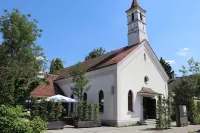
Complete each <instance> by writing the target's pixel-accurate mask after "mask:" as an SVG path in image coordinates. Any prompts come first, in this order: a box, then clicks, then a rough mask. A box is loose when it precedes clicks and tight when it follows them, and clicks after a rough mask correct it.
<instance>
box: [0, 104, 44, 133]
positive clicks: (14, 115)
mask: <svg viewBox="0 0 200 133" xmlns="http://www.w3.org/2000/svg"><path fill="white" fill-rule="evenodd" d="M26 116H27V114H26V113H24V112H23V110H22V107H20V106H18V107H16V108H15V107H7V106H5V105H1V106H0V131H1V133H42V132H44V131H45V130H46V122H44V121H43V120H42V119H41V118H40V117H36V118H34V119H33V120H32V121H29V120H27V119H26Z"/></svg>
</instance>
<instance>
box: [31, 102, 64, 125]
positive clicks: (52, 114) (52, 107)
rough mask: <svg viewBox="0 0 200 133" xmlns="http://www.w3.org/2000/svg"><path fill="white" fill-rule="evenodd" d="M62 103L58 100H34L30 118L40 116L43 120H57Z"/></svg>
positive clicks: (60, 113) (60, 112)
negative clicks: (38, 101)
mask: <svg viewBox="0 0 200 133" xmlns="http://www.w3.org/2000/svg"><path fill="white" fill-rule="evenodd" d="M62 108H63V107H62V104H61V103H60V102H54V101H46V100H42V101H41V103H37V102H35V103H34V104H33V106H32V108H31V118H32V119H34V118H35V117H37V116H40V117H41V118H42V119H43V120H44V121H57V120H59V118H60V116H61V115H62Z"/></svg>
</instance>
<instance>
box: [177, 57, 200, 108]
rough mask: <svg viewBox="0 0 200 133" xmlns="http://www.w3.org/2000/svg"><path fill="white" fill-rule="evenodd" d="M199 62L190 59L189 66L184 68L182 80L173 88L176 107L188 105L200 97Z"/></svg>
mask: <svg viewBox="0 0 200 133" xmlns="http://www.w3.org/2000/svg"><path fill="white" fill-rule="evenodd" d="M199 64H200V63H199V62H196V61H194V59H193V58H192V59H190V60H189V61H188V66H182V69H181V70H180V72H181V73H182V78H181V79H180V80H177V81H176V82H175V85H174V86H173V92H174V94H175V96H174V102H175V104H176V105H187V107H189V106H188V105H189V104H190V102H191V101H192V99H193V98H194V97H199V96H200V68H199Z"/></svg>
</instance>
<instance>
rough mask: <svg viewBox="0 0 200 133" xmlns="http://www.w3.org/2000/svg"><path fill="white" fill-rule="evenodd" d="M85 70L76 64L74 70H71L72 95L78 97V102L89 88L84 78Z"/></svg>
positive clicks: (79, 64) (87, 81)
mask: <svg viewBox="0 0 200 133" xmlns="http://www.w3.org/2000/svg"><path fill="white" fill-rule="evenodd" d="M85 74H86V70H85V69H83V68H82V67H81V63H77V64H76V65H75V68H74V69H73V70H72V75H73V78H72V82H73V83H74V86H73V87H71V88H72V93H73V95H75V96H77V97H78V100H83V92H85V91H88V90H89V89H90V87H91V86H89V85H88V83H89V82H90V81H89V80H88V79H87V78H86V76H85Z"/></svg>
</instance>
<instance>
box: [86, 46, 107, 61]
mask: <svg viewBox="0 0 200 133" xmlns="http://www.w3.org/2000/svg"><path fill="white" fill-rule="evenodd" d="M105 52H106V50H105V49H103V48H102V47H100V48H96V49H94V50H93V51H92V52H90V53H89V54H88V56H86V57H85V60H90V59H93V58H96V57H98V56H101V55H103V54H105Z"/></svg>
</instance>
